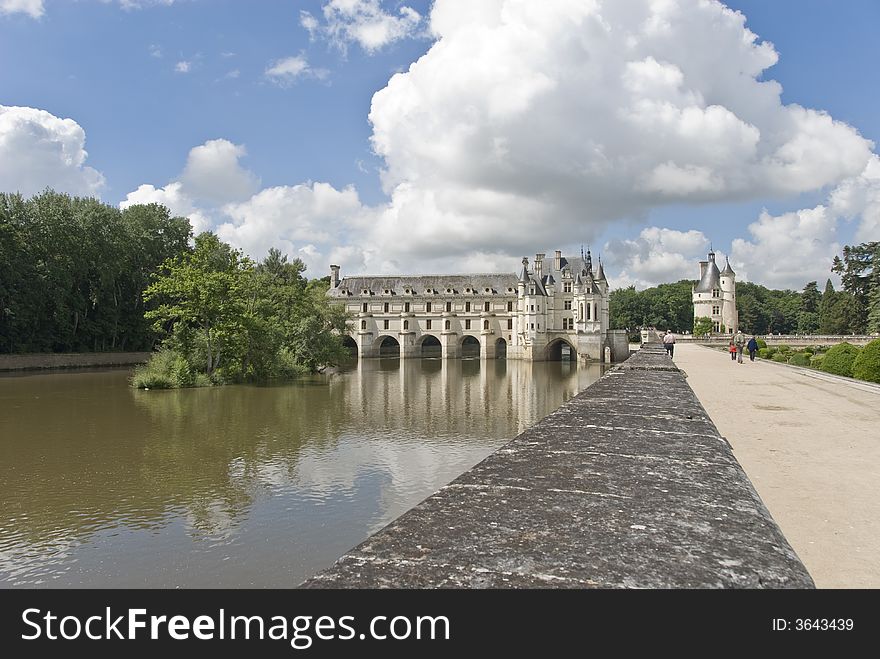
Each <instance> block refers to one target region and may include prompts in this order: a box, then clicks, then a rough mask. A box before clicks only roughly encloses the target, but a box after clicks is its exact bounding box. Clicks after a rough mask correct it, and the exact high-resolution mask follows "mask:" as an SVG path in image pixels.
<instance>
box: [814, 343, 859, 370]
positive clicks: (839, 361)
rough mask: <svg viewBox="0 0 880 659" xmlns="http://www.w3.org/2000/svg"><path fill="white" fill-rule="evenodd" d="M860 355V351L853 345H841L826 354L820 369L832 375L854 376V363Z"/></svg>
mask: <svg viewBox="0 0 880 659" xmlns="http://www.w3.org/2000/svg"><path fill="white" fill-rule="evenodd" d="M858 355H859V349H858V348H857V347H856V346H854V345H852V344H851V343H846V342H843V343H839V344H838V345H836V346H834V347H833V348H831V349H830V350H829V351H828V352H826V353H825V359H823V360H822V364H821V365H820V366H819V368H820V369H821V370H823V371H825V372H826V373H831V374H832V375H845V376H846V377H850V378H851V377H852V376H853V363H854V362H855V360H856V357H858Z"/></svg>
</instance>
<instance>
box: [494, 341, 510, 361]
mask: <svg viewBox="0 0 880 659" xmlns="http://www.w3.org/2000/svg"><path fill="white" fill-rule="evenodd" d="M495 359H507V341H505V340H504V339H498V340H497V341H495Z"/></svg>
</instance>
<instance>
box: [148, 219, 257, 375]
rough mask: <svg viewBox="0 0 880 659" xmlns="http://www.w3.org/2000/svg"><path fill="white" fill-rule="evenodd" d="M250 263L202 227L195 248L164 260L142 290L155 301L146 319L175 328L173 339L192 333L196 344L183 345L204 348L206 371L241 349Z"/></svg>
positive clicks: (160, 326) (190, 336) (169, 330)
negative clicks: (160, 271)
mask: <svg viewBox="0 0 880 659" xmlns="http://www.w3.org/2000/svg"><path fill="white" fill-rule="evenodd" d="M250 265H251V264H250V261H249V260H248V259H245V258H244V257H243V256H242V254H241V252H239V251H237V250H234V249H232V248H231V247H229V245H227V244H225V243H223V242H221V241H220V239H219V238H217V236H216V235H214V234H213V233H202V234H199V235H198V236H197V237H196V240H195V249H194V250H193V251H192V252H191V253H185V254H183V255H181V256H178V257H175V258H173V259H170V260H168V261H166V262H165V264H164V266H163V272H162V273H161V274H160V275H158V276H156V277H155V281H154V282H153V283H152V284H151V285H150V286H149V287H148V288H147V289H146V290H145V291H144V301H145V302H147V303H151V302H156V303H158V306H156V308H154V309H151V310H150V311H147V313H146V314H145V316H146V317H147V319H149V320H151V321H153V325H154V327H155V329H156V330H157V331H159V332H164V333H166V334H170V333H173V332H177V334H178V341H191V340H193V339H195V341H196V345H195V346H194V345H193V344H192V343H189V344H188V345H186V347H187V348H189V349H190V350H191V349H192V348H194V347H197V348H199V349H202V350H204V353H205V371H206V372H207V373H208V375H211V374H212V373H213V372H214V370H215V369H216V368H218V367H219V366H220V364H221V363H222V361H223V359H224V358H227V359H229V358H231V359H234V358H235V356H236V353H237V352H238V351H240V350H241V349H242V342H243V339H244V332H245V324H246V323H247V319H246V318H245V316H246V313H247V312H248V311H249V309H248V305H247V302H248V300H247V298H246V297H245V293H246V290H245V287H246V281H245V279H244V277H242V274H243V273H244V271H245V270H246V269H247V268H248V267H250ZM191 330H195V332H196V333H195V335H193V334H192V333H191ZM181 346H182V344H178V346H176V347H181ZM188 351H189V350H188Z"/></svg>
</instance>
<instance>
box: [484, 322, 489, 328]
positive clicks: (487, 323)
mask: <svg viewBox="0 0 880 659" xmlns="http://www.w3.org/2000/svg"><path fill="white" fill-rule="evenodd" d="M483 329H484V330H488V329H489V321H488V320H484V321H483Z"/></svg>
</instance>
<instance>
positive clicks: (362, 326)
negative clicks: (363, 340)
mask: <svg viewBox="0 0 880 659" xmlns="http://www.w3.org/2000/svg"><path fill="white" fill-rule="evenodd" d="M361 329H362V330H365V329H367V321H365V320H362V321H361Z"/></svg>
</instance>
